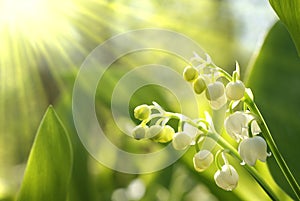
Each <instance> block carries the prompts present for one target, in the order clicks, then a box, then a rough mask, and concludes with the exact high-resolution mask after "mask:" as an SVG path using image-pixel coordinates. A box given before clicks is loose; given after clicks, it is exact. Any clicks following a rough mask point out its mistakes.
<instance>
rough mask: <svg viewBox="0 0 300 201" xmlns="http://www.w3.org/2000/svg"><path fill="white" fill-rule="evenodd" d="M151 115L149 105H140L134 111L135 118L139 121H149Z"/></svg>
mask: <svg viewBox="0 0 300 201" xmlns="http://www.w3.org/2000/svg"><path fill="white" fill-rule="evenodd" d="M150 114H151V110H150V107H149V106H148V105H145V104H143V105H139V106H137V107H136V108H135V109H134V117H135V118H136V119H139V120H145V119H147V118H148V117H149V116H150Z"/></svg>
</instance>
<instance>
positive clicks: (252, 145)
mask: <svg viewBox="0 0 300 201" xmlns="http://www.w3.org/2000/svg"><path fill="white" fill-rule="evenodd" d="M238 152H239V154H240V156H241V158H242V159H243V162H244V163H246V164H248V165H251V166H254V165H255V163H256V161H257V160H260V161H262V162H265V161H266V159H267V156H270V154H269V153H268V152H267V143H266V141H265V140H264V139H263V138H262V137H260V136H254V137H252V138H247V139H244V140H243V141H242V142H241V143H240V145H239V148H238Z"/></svg>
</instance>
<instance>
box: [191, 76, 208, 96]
mask: <svg viewBox="0 0 300 201" xmlns="http://www.w3.org/2000/svg"><path fill="white" fill-rule="evenodd" d="M193 88H194V91H195V93H196V94H201V93H202V92H203V91H204V90H205V89H206V84H205V80H204V79H203V77H201V76H199V77H198V78H197V79H196V80H195V81H194V82H193Z"/></svg>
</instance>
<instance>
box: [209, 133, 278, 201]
mask: <svg viewBox="0 0 300 201" xmlns="http://www.w3.org/2000/svg"><path fill="white" fill-rule="evenodd" d="M206 136H207V137H210V138H212V139H213V140H215V141H216V142H217V143H218V144H219V145H220V146H221V147H223V149H226V150H227V151H228V152H227V153H229V154H231V155H232V156H233V157H234V158H236V159H237V160H238V161H239V162H242V161H243V160H242V158H241V157H240V155H239V153H238V152H237V151H236V149H235V148H234V147H233V146H232V145H231V144H229V143H228V142H227V141H226V140H225V139H224V138H222V137H221V136H220V135H219V134H216V133H211V132H209V133H208V134H207V135H206ZM243 167H244V168H245V169H246V170H247V171H248V172H249V173H250V174H251V175H252V176H253V178H254V179H255V180H256V181H257V183H258V184H259V185H260V186H261V187H262V188H263V189H264V191H265V192H266V193H267V194H268V195H269V196H270V198H271V199H272V200H277V201H279V200H280V199H279V198H278V196H277V195H276V193H275V192H274V191H273V189H272V188H271V187H270V186H269V184H268V183H267V182H266V181H265V180H264V179H263V177H261V176H260V174H259V173H258V172H257V170H256V169H255V168H253V167H251V166H249V165H247V164H245V165H244V166H243Z"/></svg>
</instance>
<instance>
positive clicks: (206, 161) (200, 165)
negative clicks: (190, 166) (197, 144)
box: [193, 149, 214, 172]
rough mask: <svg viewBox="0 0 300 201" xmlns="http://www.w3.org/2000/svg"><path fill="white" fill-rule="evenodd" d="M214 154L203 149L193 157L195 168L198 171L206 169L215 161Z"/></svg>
mask: <svg viewBox="0 0 300 201" xmlns="http://www.w3.org/2000/svg"><path fill="white" fill-rule="evenodd" d="M213 160H214V156H213V154H212V153H211V152H210V151H208V150H205V149H204V150H201V151H199V152H198V153H196V154H195V155H194V157H193V163H194V168H195V170H196V171H198V172H202V171H204V170H206V169H207V168H208V167H209V166H210V164H211V163H212V162H213Z"/></svg>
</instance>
